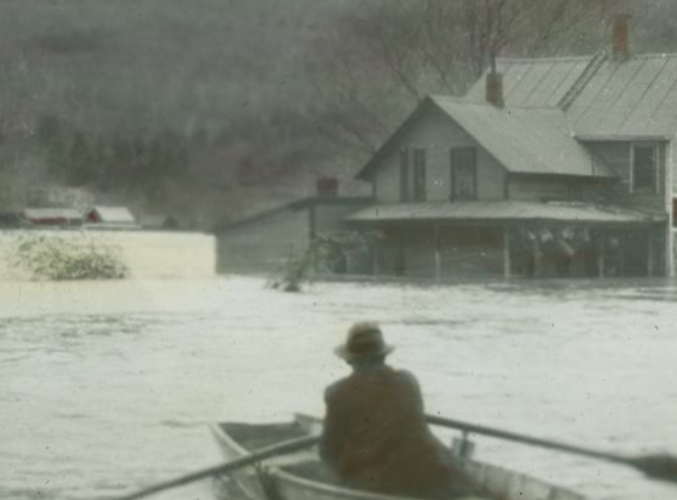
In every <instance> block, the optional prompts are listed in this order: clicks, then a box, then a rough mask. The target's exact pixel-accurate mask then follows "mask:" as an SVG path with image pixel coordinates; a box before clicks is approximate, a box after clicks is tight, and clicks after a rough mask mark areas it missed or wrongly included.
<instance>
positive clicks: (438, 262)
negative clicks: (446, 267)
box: [434, 224, 442, 279]
mask: <svg viewBox="0 0 677 500" xmlns="http://www.w3.org/2000/svg"><path fill="white" fill-rule="evenodd" d="M434 238H435V279H440V276H441V274H442V255H441V253H440V225H439V224H435V226H434Z"/></svg>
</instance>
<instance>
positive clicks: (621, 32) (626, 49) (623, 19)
mask: <svg viewBox="0 0 677 500" xmlns="http://www.w3.org/2000/svg"><path fill="white" fill-rule="evenodd" d="M612 49H613V59H614V61H616V62H623V61H627V60H628V59H630V16H629V15H628V14H618V15H616V16H615V17H614V26H613V45H612Z"/></svg>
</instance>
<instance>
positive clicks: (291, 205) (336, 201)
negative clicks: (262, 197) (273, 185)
mask: <svg viewBox="0 0 677 500" xmlns="http://www.w3.org/2000/svg"><path fill="white" fill-rule="evenodd" d="M370 201H371V198H368V197H364V196H336V197H322V196H310V197H306V198H301V199H299V200H294V201H290V202H288V203H284V204H282V205H279V206H277V207H274V208H271V209H268V210H264V211H262V212H258V213H256V214H253V215H250V216H249V217H244V218H243V219H240V220H237V221H235V222H231V223H226V224H220V225H217V226H216V227H215V228H214V233H216V234H219V233H224V232H227V231H231V230H233V229H237V228H240V227H243V226H247V225H249V224H254V223H256V222H258V221H261V220H264V219H268V218H270V217H274V216H276V215H279V214H283V213H285V212H288V211H296V210H303V209H305V208H309V207H312V206H317V205H327V206H345V205H354V206H355V207H356V208H357V207H360V206H363V205H365V204H367V203H369V202H370Z"/></svg>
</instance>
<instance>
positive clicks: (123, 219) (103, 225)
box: [86, 206, 141, 229]
mask: <svg viewBox="0 0 677 500" xmlns="http://www.w3.org/2000/svg"><path fill="white" fill-rule="evenodd" d="M86 222H87V227H88V228H91V229H141V226H140V225H139V224H138V223H137V221H136V218H135V217H134V215H133V214H132V213H131V212H130V211H129V209H128V208H127V207H104V206H96V207H93V208H91V209H90V210H89V211H88V212H87V216H86Z"/></svg>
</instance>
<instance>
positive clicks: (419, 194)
mask: <svg viewBox="0 0 677 500" xmlns="http://www.w3.org/2000/svg"><path fill="white" fill-rule="evenodd" d="M425 164H426V158H425V149H414V201H425V200H426V192H425V191H426V190H425V184H426V181H425V177H426V176H425V169H426V165H425Z"/></svg>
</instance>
